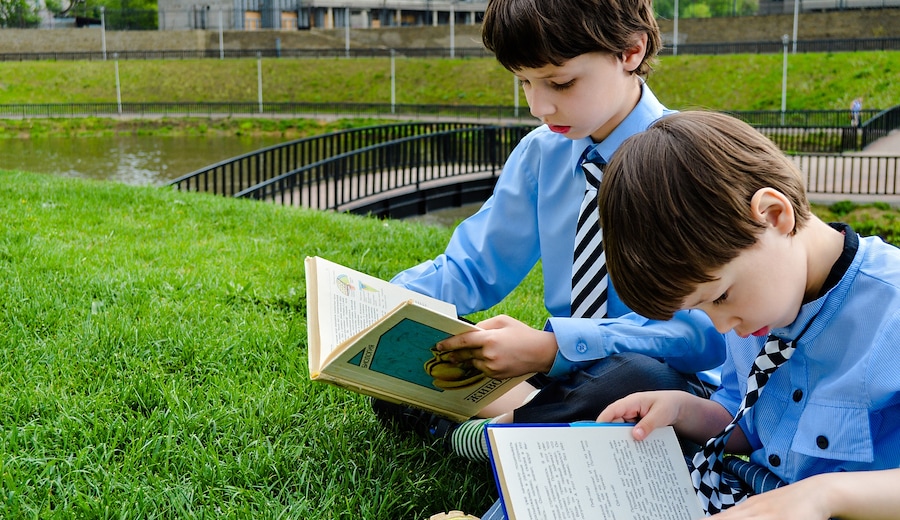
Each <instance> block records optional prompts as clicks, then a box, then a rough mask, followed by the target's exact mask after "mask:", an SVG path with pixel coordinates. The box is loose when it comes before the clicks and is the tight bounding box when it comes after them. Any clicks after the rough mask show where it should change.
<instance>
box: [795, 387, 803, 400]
mask: <svg viewBox="0 0 900 520" xmlns="http://www.w3.org/2000/svg"><path fill="white" fill-rule="evenodd" d="M792 397H793V398H794V402H795V403H799V402H800V401H801V400H802V399H803V390H800V389H799V388H798V389H796V390H794V395H793V396H792Z"/></svg>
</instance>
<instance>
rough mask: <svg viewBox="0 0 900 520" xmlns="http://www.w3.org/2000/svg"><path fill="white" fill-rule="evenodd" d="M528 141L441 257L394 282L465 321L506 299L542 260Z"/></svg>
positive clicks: (533, 155) (535, 162)
mask: <svg viewBox="0 0 900 520" xmlns="http://www.w3.org/2000/svg"><path fill="white" fill-rule="evenodd" d="M532 143H534V141H533V140H530V139H529V138H528V137H527V136H526V138H525V139H523V141H522V142H521V143H519V145H518V146H517V147H516V148H515V149H514V150H513V152H512V153H511V154H510V156H509V158H508V159H507V161H506V164H505V165H504V167H503V173H502V174H501V175H500V178H499V179H498V181H497V185H496V186H495V188H494V193H493V194H492V195H491V197H490V198H489V199H488V201H487V202H485V204H484V205H483V206H482V207H481V209H480V210H479V211H478V212H477V213H476V214H475V215H472V216H471V217H469V218H467V219H466V220H464V221H463V222H461V223H460V224H459V225H458V226H457V228H456V230H455V231H454V233H453V236H452V237H451V238H450V242H449V243H448V245H447V248H446V250H445V251H444V253H443V254H441V255H439V256H438V257H437V258H435V259H433V260H429V261H427V262H424V263H422V264H419V265H417V266H415V267H412V268H410V269H407V270H405V271H403V272H401V273H399V274H398V275H397V276H395V277H394V278H393V279H392V280H391V282H392V283H395V284H398V285H402V286H404V287H406V288H408V289H412V290H414V291H417V292H420V293H423V294H427V295H429V296H432V297H434V298H439V299H441V300H444V301H447V302H450V303H453V304H454V305H456V309H457V312H458V313H459V314H461V315H465V314H469V313H472V312H476V311H480V310H484V309H487V308H489V307H491V306H493V305H495V304H496V303H498V302H500V301H501V300H502V299H503V298H505V297H506V296H507V295H508V294H509V293H510V292H511V291H512V290H513V289H514V288H515V287H516V286H518V285H519V283H521V281H522V280H523V279H524V278H525V276H527V275H528V273H529V272H530V271H531V268H532V267H534V265H535V264H536V263H537V261H538V258H539V257H540V239H539V236H538V232H539V230H538V217H537V179H536V177H535V175H534V173H533V172H536V171H538V168H539V163H540V153H539V146H538V145H536V144H532Z"/></svg>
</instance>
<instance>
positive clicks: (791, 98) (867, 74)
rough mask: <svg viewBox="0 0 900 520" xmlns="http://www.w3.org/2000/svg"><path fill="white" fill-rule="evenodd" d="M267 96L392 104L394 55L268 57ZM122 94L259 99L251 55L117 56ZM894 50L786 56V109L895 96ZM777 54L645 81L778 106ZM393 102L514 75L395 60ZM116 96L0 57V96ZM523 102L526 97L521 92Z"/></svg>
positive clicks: (665, 63)
mask: <svg viewBox="0 0 900 520" xmlns="http://www.w3.org/2000/svg"><path fill="white" fill-rule="evenodd" d="M262 71H263V72H262V77H263V97H264V99H265V100H266V101H269V102H281V101H305V102H350V101H352V102H364V103H389V102H390V99H391V94H390V60H389V59H387V58H384V59H381V58H368V59H353V60H348V59H344V58H333V59H264V60H262ZM119 75H120V82H121V91H122V100H123V101H126V102H128V101H135V102H136V101H245V102H255V101H256V100H257V94H258V92H257V73H256V60H255V59H243V60H238V59H228V60H215V59H205V60H151V61H120V62H119ZM898 76H900V52H897V51H891V52H857V53H837V54H796V55H791V56H790V57H789V69H788V91H787V108H788V109H790V110H832V109H840V110H843V109H847V108H848V107H849V106H850V101H851V100H852V99H853V98H854V97H856V96H863V97H864V99H865V106H866V107H877V108H888V107H891V106H893V105H895V104H896V103H897V100H898V99H900V82H897V81H893V80H894V79H895V78H897V77H898ZM781 81H782V56H781V55H729V56H675V57H663V58H660V59H659V61H658V66H657V67H656V72H655V73H654V74H653V75H652V76H651V77H650V84H651V85H652V86H653V88H654V90H655V91H656V92H657V94H658V95H659V97H660V99H661V100H663V101H664V102H665V103H666V104H668V105H669V106H671V107H673V108H689V107H697V106H702V107H707V108H712V109H717V110H779V109H780V108H781ZM396 96H397V97H396V101H397V103H401V104H405V103H409V104H476V105H511V104H512V103H513V101H514V95H513V80H512V78H511V75H510V73H509V72H508V71H506V70H505V69H503V68H502V67H500V66H499V65H498V64H497V63H496V62H495V61H494V60H493V59H490V58H484V59H418V58H401V59H398V60H397V61H396ZM95 101H105V102H115V101H116V90H115V72H114V64H113V63H112V62H3V63H0V103H85V102H95ZM519 102H520V104H521V105H522V106H525V98H524V96H519Z"/></svg>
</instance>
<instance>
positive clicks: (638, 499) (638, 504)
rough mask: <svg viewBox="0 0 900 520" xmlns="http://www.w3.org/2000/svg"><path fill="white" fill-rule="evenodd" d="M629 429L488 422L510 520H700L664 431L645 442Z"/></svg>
mask: <svg viewBox="0 0 900 520" xmlns="http://www.w3.org/2000/svg"><path fill="white" fill-rule="evenodd" d="M632 427H633V425H631V424H598V423H572V424H541V425H538V424H488V425H487V428H485V436H486V437H487V441H488V448H489V450H490V453H491V462H492V464H493V465H494V476H495V478H496V481H497V488H498V489H499V490H500V498H501V500H502V502H503V507H504V509H505V511H506V515H507V518H509V519H510V520H546V519H548V518H554V519H560V520H562V519H566V520H588V519H590V520H604V519H609V520H630V519H635V520H637V519H662V518H664V519H666V520H696V519H698V518H702V517H703V516H704V514H703V509H702V508H701V506H700V500H699V499H698V498H697V494H696V492H695V491H694V487H693V485H692V484H691V477H690V474H689V472H688V468H687V464H686V463H685V460H684V456H683V455H682V452H681V448H680V446H679V444H678V439H677V438H676V437H675V431H674V430H673V429H672V427H671V426H669V427H666V428H660V429H657V430H654V431H653V432H652V433H651V434H650V435H649V436H648V437H647V438H646V439H645V440H643V441H635V440H634V439H633V438H632V437H631V428H632Z"/></svg>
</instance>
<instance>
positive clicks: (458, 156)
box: [235, 126, 531, 216]
mask: <svg viewBox="0 0 900 520" xmlns="http://www.w3.org/2000/svg"><path fill="white" fill-rule="evenodd" d="M530 130H531V127H527V126H482V127H472V128H462V129H456V130H448V131H444V132H438V133H434V134H427V135H418V136H410V137H405V138H401V139H397V140H394V141H390V142H387V143H383V144H380V145H372V146H367V147H364V148H360V149H357V150H350V151H346V152H344V153H341V154H338V155H336V156H334V157H331V158H328V159H323V160H320V161H316V162H314V163H311V164H308V165H306V166H303V167H300V168H297V169H296V170H293V171H291V172H288V173H285V174H283V175H280V176H278V177H275V178H272V179H269V180H268V181H265V182H263V183H260V184H259V185H257V186H254V187H252V188H250V189H247V190H245V191H242V192H240V193H237V194H236V195H235V196H237V197H248V198H254V199H258V200H266V201H271V202H275V203H279V204H284V205H291V206H303V207H308V208H314V209H321V210H335V211H352V212H357V213H368V212H373V211H372V209H371V208H373V207H375V206H377V204H378V202H379V201H383V200H385V199H390V198H403V197H407V198H412V199H414V200H413V201H412V202H409V201H407V204H411V205H413V206H421V205H422V204H427V198H428V197H429V194H434V193H435V192H441V191H444V192H445V193H446V191H456V190H459V189H460V186H462V185H464V184H465V182H466V181H471V182H480V181H485V180H486V181H487V183H486V184H487V185H488V189H489V188H490V187H492V186H493V183H494V182H495V180H496V177H497V176H498V175H499V174H500V171H501V169H502V167H503V163H504V162H505V161H506V157H507V156H508V155H509V153H510V152H511V151H512V149H513V147H515V146H516V144H518V142H519V141H520V140H521V139H522V137H524V136H525V134H526V133H527V132H528V131H530ZM482 200H483V199H482ZM374 213H376V214H380V215H386V214H391V215H392V216H396V215H394V214H393V212H391V211H390V209H386V210H384V211H374Z"/></svg>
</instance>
